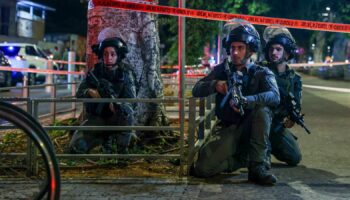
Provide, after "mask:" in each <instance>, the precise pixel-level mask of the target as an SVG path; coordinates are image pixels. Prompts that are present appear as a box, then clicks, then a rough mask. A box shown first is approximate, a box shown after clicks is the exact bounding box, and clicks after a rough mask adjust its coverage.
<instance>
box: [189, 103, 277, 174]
mask: <svg viewBox="0 0 350 200" xmlns="http://www.w3.org/2000/svg"><path fill="white" fill-rule="evenodd" d="M270 125H271V111H270V109H269V108H267V107H258V108H257V109H255V110H253V111H252V112H251V113H250V114H249V115H248V116H246V118H245V120H244V121H243V122H242V124H241V125H239V126H237V125H230V126H220V125H218V126H216V128H215V131H214V133H213V134H212V135H210V136H208V138H207V139H206V141H205V142H204V144H203V145H202V146H201V147H200V149H199V152H198V159H197V160H196V161H195V163H194V173H195V175H196V176H199V177H209V176H212V175H215V174H218V173H220V172H225V171H234V170H237V169H239V168H241V167H246V166H247V164H248V163H247V162H248V161H249V162H265V161H266V155H267V150H268V137H269V132H270Z"/></svg>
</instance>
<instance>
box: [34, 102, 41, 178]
mask: <svg viewBox="0 0 350 200" xmlns="http://www.w3.org/2000/svg"><path fill="white" fill-rule="evenodd" d="M32 102H33V110H32V112H33V115H32V116H33V117H34V118H35V119H37V120H39V110H38V108H39V102H37V101H35V100H32ZM37 154H38V149H37V148H35V147H33V156H32V157H33V159H32V161H33V165H32V172H33V176H37V175H38V174H39V162H38V156H37Z"/></svg>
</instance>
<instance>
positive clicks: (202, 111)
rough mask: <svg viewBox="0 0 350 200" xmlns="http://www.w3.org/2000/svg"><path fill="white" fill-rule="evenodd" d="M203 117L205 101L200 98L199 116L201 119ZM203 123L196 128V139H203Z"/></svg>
mask: <svg viewBox="0 0 350 200" xmlns="http://www.w3.org/2000/svg"><path fill="white" fill-rule="evenodd" d="M204 115H205V99H204V98H200V100H199V116H200V117H201V118H202V117H204ZM204 128H205V127H204V121H203V122H201V123H200V124H199V128H198V139H204Z"/></svg>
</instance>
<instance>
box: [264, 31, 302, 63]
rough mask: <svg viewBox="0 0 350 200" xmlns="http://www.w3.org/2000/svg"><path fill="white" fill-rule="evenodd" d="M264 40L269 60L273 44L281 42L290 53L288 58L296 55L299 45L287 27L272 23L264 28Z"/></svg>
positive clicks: (265, 51) (266, 56)
mask: <svg viewBox="0 0 350 200" xmlns="http://www.w3.org/2000/svg"><path fill="white" fill-rule="evenodd" d="M264 40H265V42H266V46H265V49H264V53H265V58H266V60H269V49H270V47H271V45H273V44H280V45H282V46H283V48H284V49H285V51H286V52H287V53H288V54H289V57H288V60H291V59H292V58H294V57H295V55H296V50H297V45H296V43H295V40H294V38H293V36H292V35H291V34H290V32H289V31H288V29H287V28H285V27H283V26H280V25H272V26H269V27H266V29H265V30H264Z"/></svg>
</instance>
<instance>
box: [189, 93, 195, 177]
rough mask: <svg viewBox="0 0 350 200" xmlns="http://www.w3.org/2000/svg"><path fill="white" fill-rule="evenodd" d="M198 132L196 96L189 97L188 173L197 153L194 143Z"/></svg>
mask: <svg viewBox="0 0 350 200" xmlns="http://www.w3.org/2000/svg"><path fill="white" fill-rule="evenodd" d="M195 134H196V98H193V97H192V98H190V99H189V105H188V136H187V137H188V158H187V174H189V172H190V168H191V165H192V163H193V158H194V155H195V152H194V144H195Z"/></svg>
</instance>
